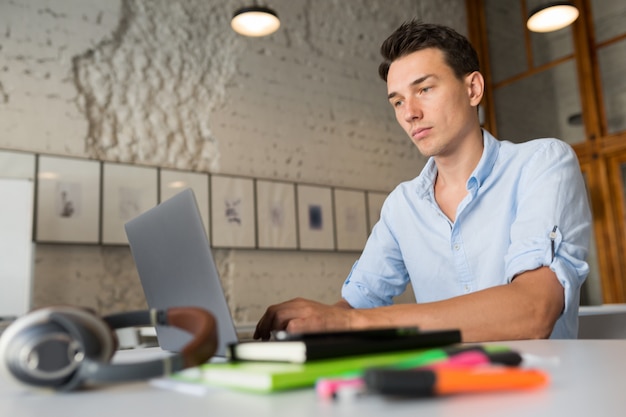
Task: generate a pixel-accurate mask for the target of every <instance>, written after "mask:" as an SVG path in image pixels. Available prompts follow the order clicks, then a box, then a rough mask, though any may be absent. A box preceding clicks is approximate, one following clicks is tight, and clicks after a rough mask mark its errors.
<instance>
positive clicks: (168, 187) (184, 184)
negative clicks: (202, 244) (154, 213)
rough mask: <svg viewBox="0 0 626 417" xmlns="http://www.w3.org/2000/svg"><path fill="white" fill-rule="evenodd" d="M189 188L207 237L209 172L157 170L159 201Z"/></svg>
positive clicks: (208, 234)
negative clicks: (193, 196)
mask: <svg viewBox="0 0 626 417" xmlns="http://www.w3.org/2000/svg"><path fill="white" fill-rule="evenodd" d="M187 188H191V189H192V190H193V193H194V195H195V196H196V202H197V203H198V209H199V210H200V216H201V217H202V223H203V224H204V230H205V232H206V234H207V237H208V236H210V233H209V222H210V217H209V212H210V211H209V195H210V194H209V188H210V186H209V174H207V173H202V172H191V171H177V170H174V169H166V168H161V169H160V170H159V203H162V202H163V201H165V200H168V199H169V198H171V197H173V196H174V195H176V194H178V193H179V192H181V191H183V190H185V189H187Z"/></svg>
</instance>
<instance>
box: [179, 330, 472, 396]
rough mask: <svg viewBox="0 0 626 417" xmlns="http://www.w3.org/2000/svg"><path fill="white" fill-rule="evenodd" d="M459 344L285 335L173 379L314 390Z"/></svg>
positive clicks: (421, 338) (378, 334) (431, 337)
mask: <svg viewBox="0 0 626 417" xmlns="http://www.w3.org/2000/svg"><path fill="white" fill-rule="evenodd" d="M459 342H461V333H460V331H459V330H438V331H419V330H418V329H416V328H393V329H374V330H367V331H351V332H330V333H309V334H299V335H293V334H291V335H290V334H285V333H277V334H276V340H272V341H265V342H262V341H258V342H240V343H235V344H232V345H231V346H230V349H229V353H230V360H229V361H228V362H225V363H207V364H204V365H201V366H200V367H198V368H193V369H191V370H187V371H183V372H180V373H178V374H175V375H174V376H173V378H174V379H175V380H179V381H184V382H191V383H200V384H208V385H215V386H222V387H228V388H233V389H237V390H243V391H250V392H258V393H269V392H274V391H282V390H288V389H296V388H305V387H312V386H314V385H315V383H316V381H317V380H319V379H320V378H329V377H333V376H340V375H345V374H347V373H362V372H363V371H364V370H365V369H367V368H371V367H375V366H392V365H394V364H398V363H403V362H407V361H411V360H417V359H418V358H419V357H420V355H423V354H424V352H425V351H426V350H428V349H430V348H436V347H444V346H449V345H453V344H456V343H459Z"/></svg>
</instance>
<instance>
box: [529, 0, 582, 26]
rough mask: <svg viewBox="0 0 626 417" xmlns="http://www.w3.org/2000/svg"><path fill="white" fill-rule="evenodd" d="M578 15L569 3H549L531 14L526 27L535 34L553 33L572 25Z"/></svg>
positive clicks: (576, 10)
mask: <svg viewBox="0 0 626 417" xmlns="http://www.w3.org/2000/svg"><path fill="white" fill-rule="evenodd" d="M578 14H579V12H578V9H577V8H576V6H574V5H573V4H572V3H571V2H569V1H553V2H548V3H545V4H543V5H541V6H539V7H536V8H534V9H533V10H532V11H531V12H530V14H529V17H528V21H527V22H526V27H528V30H531V31H533V32H553V31H555V30H559V29H563V28H564V27H566V26H568V25H570V24H572V23H573V22H574V20H576V19H577V18H578Z"/></svg>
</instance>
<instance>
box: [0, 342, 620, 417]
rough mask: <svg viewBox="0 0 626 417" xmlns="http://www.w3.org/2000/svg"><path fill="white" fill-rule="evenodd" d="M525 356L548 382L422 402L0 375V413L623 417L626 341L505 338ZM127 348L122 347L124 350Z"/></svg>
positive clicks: (176, 416)
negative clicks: (62, 386) (78, 383)
mask: <svg viewBox="0 0 626 417" xmlns="http://www.w3.org/2000/svg"><path fill="white" fill-rule="evenodd" d="M505 344H506V345H507V346H510V347H512V348H514V349H517V350H519V351H520V352H523V353H528V354H533V355H539V356H541V357H544V358H554V357H558V358H559V359H560V360H559V362H560V364H559V365H556V366H554V365H553V366H550V367H549V368H548V370H549V373H550V375H551V384H550V385H549V386H548V387H547V388H542V389H540V390H536V391H532V392H511V393H496V394H475V395H462V396H455V397H448V398H433V399H426V400H424V399H422V400H414V399H411V400H392V399H385V398H382V397H377V396H371V397H363V398H358V399H354V400H348V401H343V402H325V401H321V400H319V399H318V398H317V397H316V396H315V392H314V391H313V389H305V390H297V391H291V392H283V393H276V394H271V395H259V394H247V393H240V392H235V391H229V390H223V389H210V390H208V391H207V392H206V393H205V394H204V395H202V396H195V395H188V394H182V393H178V392H174V391H169V390H163V389H159V388H156V387H154V386H152V385H150V384H149V383H128V384H119V385H112V386H108V387H104V388H101V389H98V390H89V391H80V392H75V393H66V394H49V393H41V392H37V391H31V390H29V389H26V388H22V387H17V386H14V385H12V384H9V383H8V381H6V380H0V416H19V417H31V416H32V417H35V416H36V417H40V416H46V417H53V416H89V417H99V416H102V417H112V416H113V417H122V416H131V415H135V414H136V415H141V416H151V417H152V416H154V417H160V416H167V417H191V416H203V417H204V416H210V417H221V416H228V417H231V416H237V417H238V416H242V417H245V416H251V417H265V416H274V417H280V416H286V417H287V416H289V417H293V416H311V417H321V416H359V417H368V416H376V417H380V416H385V417H395V416H412V417H414V416H463V417H471V416H481V417H485V416H499V417H501V416H507V417H514V416H523V417H530V416H532V417H541V416H551V417H553V416H567V417H577V416H591V417H596V416H598V417H600V416H601V417H607V416H608V417H610V416H620V417H621V416H623V415H625V413H626V388H624V387H626V360H624V356H625V355H626V340H535V341H520V342H508V343H505ZM125 353H126V352H120V355H122V354H125Z"/></svg>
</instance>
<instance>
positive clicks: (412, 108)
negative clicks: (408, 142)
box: [404, 99, 423, 122]
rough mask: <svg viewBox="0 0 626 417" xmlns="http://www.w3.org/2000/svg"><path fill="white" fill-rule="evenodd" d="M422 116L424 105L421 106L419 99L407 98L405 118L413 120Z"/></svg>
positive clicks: (409, 120)
mask: <svg viewBox="0 0 626 417" xmlns="http://www.w3.org/2000/svg"><path fill="white" fill-rule="evenodd" d="M422 116H423V114H422V107H421V106H420V103H419V100H416V99H408V100H406V102H405V107H404V120H406V121H407V122H411V121H413V120H415V119H418V120H419V119H421V118H422Z"/></svg>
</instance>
